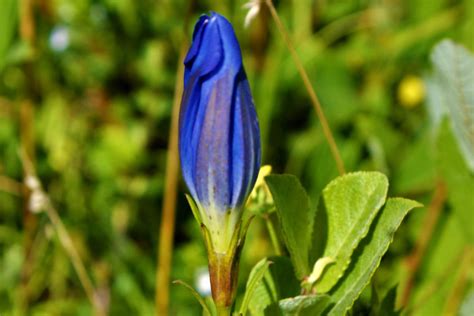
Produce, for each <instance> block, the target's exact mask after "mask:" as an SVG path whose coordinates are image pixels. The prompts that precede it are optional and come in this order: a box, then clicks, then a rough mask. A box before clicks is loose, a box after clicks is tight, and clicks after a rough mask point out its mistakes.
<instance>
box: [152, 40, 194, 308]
mask: <svg viewBox="0 0 474 316" xmlns="http://www.w3.org/2000/svg"><path fill="white" fill-rule="evenodd" d="M185 43H186V41H183V45H181V51H180V57H179V61H180V64H179V66H178V71H177V79H176V85H175V94H174V100H173V110H172V115H171V121H172V122H171V128H170V136H169V144H168V153H167V159H166V177H165V179H166V183H165V192H164V198H163V208H162V213H161V214H162V215H161V226H160V238H159V244H158V260H157V266H156V292H155V295H156V296H155V305H156V313H157V315H168V306H169V284H170V274H171V260H172V254H173V235H174V227H175V210H176V195H177V191H176V190H177V184H178V117H179V102H180V96H181V94H182V92H183V83H182V81H183V80H182V76H183V73H184V67H183V65H182V63H181V61H182V60H183V59H184V56H185V53H186V46H187V45H186V44H185Z"/></svg>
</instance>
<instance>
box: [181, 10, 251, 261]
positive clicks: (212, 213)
mask: <svg viewBox="0 0 474 316" xmlns="http://www.w3.org/2000/svg"><path fill="white" fill-rule="evenodd" d="M184 64H185V74H184V93H183V98H182V103H181V112H180V127H179V131H180V133H179V151H180V158H181V167H182V171H183V177H184V180H185V182H186V184H187V186H188V188H189V191H190V193H191V195H192V197H193V199H194V201H195V202H196V204H197V207H198V209H199V213H200V215H201V218H202V222H203V224H204V225H205V226H206V227H207V229H208V230H209V232H210V235H211V236H213V238H212V239H213V247H214V250H215V251H217V252H222V253H224V252H226V251H227V247H228V245H229V243H230V241H231V239H232V236H233V233H234V229H235V227H236V225H237V223H238V222H239V220H240V219H241V215H242V214H241V213H242V208H243V206H244V204H245V201H246V199H247V197H248V195H249V194H250V192H251V190H252V188H253V185H254V184H255V180H256V177H257V174H258V170H259V166H260V136H259V127H258V121H257V115H256V113H255V107H254V104H253V99H252V95H251V93H250V87H249V84H248V81H247V77H246V74H245V71H244V67H243V64H242V56H241V52H240V47H239V43H238V41H237V38H236V36H235V33H234V30H233V28H232V25H231V24H230V23H229V22H228V21H227V20H226V19H225V18H224V17H223V16H221V15H219V14H217V13H211V15H210V16H207V15H203V16H201V17H200V19H199V21H198V22H197V24H196V26H195V28H194V34H193V42H192V46H191V48H190V49H189V52H188V54H187V56H186V59H185V61H184Z"/></svg>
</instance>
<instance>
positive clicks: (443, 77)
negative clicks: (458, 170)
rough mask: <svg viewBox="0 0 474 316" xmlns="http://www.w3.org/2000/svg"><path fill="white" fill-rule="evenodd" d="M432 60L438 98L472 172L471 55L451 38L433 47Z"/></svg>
mask: <svg viewBox="0 0 474 316" xmlns="http://www.w3.org/2000/svg"><path fill="white" fill-rule="evenodd" d="M431 60H432V62H433V64H434V66H435V77H436V81H435V82H437V83H438V84H439V85H438V89H439V91H438V97H441V100H442V104H443V105H444V106H445V107H447V109H448V112H449V114H450V117H451V119H452V121H453V124H452V126H453V130H454V135H455V136H456V138H457V140H458V142H459V145H460V147H461V153H462V154H463V156H464V159H465V160H466V161H467V164H468V166H469V168H470V169H471V171H473V172H474V129H473V126H474V89H473V85H474V56H473V55H472V54H471V53H470V52H469V51H468V50H467V49H465V48H464V47H462V46H460V45H457V44H455V43H454V42H452V41H451V40H444V41H442V42H441V43H439V44H438V45H436V46H435V48H434V49H433V52H432V54H431ZM435 93H436V91H435ZM431 99H434V98H431ZM433 106H435V104H433Z"/></svg>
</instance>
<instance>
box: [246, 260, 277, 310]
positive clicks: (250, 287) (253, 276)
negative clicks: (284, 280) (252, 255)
mask: <svg viewBox="0 0 474 316" xmlns="http://www.w3.org/2000/svg"><path fill="white" fill-rule="evenodd" d="M270 264H271V262H270V261H268V260H267V259H266V258H265V259H262V260H260V261H259V262H258V263H257V264H256V265H255V266H254V267H253V269H252V271H251V272H250V275H249V278H248V280H247V286H246V289H245V294H244V298H243V299H242V304H241V306H240V311H239V314H240V315H245V314H246V313H247V309H248V305H249V303H250V299H251V298H252V295H253V293H254V291H255V288H256V287H257V285H258V283H259V282H260V281H261V280H262V278H263V276H264V275H265V272H266V271H267V269H268V266H269V265H270Z"/></svg>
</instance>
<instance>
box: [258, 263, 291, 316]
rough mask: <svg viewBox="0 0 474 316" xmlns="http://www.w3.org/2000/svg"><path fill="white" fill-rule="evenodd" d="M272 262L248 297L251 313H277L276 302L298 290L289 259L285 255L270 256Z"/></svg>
mask: <svg viewBox="0 0 474 316" xmlns="http://www.w3.org/2000/svg"><path fill="white" fill-rule="evenodd" d="M268 260H269V261H271V262H272V264H271V265H270V266H269V267H268V269H267V271H266V272H265V274H264V277H263V278H262V279H261V280H260V281H259V282H258V284H257V286H256V288H255V291H254V293H253V295H252V297H251V298H250V303H249V310H250V312H251V314H252V315H263V314H266V313H269V314H270V315H276V314H278V313H279V308H278V302H279V301H280V300H281V299H284V298H287V297H293V296H297V295H298V294H299V291H300V284H299V281H298V280H297V279H296V277H295V274H294V270H293V267H292V265H291V261H290V259H288V258H287V257H270V258H268Z"/></svg>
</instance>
